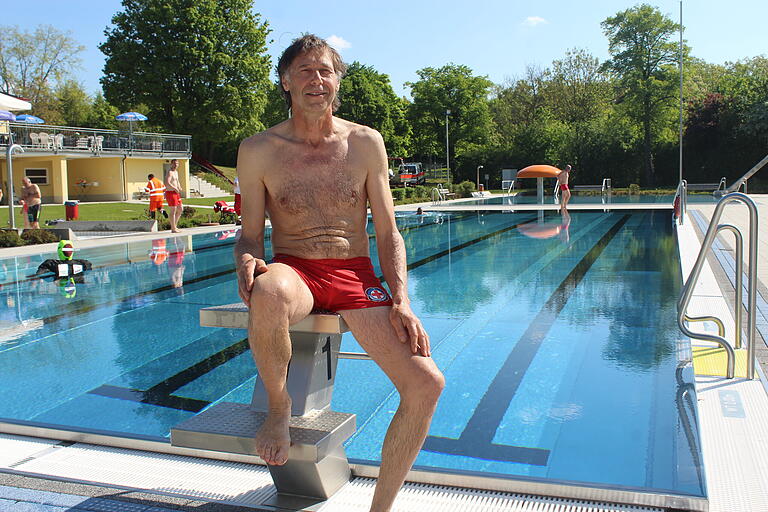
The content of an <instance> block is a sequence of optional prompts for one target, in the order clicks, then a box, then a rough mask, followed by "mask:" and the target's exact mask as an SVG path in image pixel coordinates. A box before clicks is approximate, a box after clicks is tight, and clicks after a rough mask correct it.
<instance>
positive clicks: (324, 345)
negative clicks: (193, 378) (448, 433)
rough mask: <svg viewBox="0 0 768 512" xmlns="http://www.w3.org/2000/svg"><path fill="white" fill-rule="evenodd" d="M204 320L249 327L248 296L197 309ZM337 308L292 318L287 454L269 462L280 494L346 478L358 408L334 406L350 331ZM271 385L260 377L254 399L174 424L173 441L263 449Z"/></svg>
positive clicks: (323, 492) (327, 490)
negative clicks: (259, 441)
mask: <svg viewBox="0 0 768 512" xmlns="http://www.w3.org/2000/svg"><path fill="white" fill-rule="evenodd" d="M200 325H202V326H204V327H223V328H229V329H247V328H248V308H247V307H246V306H245V304H243V303H238V304H229V305H225V306H216V307H210V308H204V309H201V310H200ZM348 330H349V329H348V327H347V325H346V323H345V322H344V320H343V319H342V318H341V317H340V316H339V315H335V314H323V313H313V314H311V315H308V316H307V317H306V318H305V319H303V320H302V321H301V322H298V323H297V324H294V325H292V326H290V328H289V333H290V338H291V362H290V365H289V367H288V376H287V381H286V385H287V387H288V393H289V394H290V395H291V415H292V416H291V421H290V427H289V430H290V436H291V448H290V450H289V452H288V462H287V463H286V464H284V465H282V466H269V465H268V466H267V467H268V468H269V472H270V473H271V475H272V479H273V480H274V482H275V487H276V488H277V491H278V492H279V493H281V494H292V495H298V496H306V497H312V498H321V499H327V498H329V497H330V496H331V495H332V494H333V493H334V492H336V491H337V490H338V489H339V488H340V487H341V486H342V485H344V484H345V483H346V482H348V481H349V477H350V469H349V463H348V462H347V456H346V454H345V453H344V445H343V443H344V441H346V440H347V439H348V438H349V437H350V436H351V435H352V434H354V432H355V415H354V414H345V413H340V412H334V411H331V410H330V404H331V397H332V395H333V383H334V380H335V378H336V365H337V363H338V356H339V350H340V348H341V335H342V333H344V332H346V331H348ZM266 411H267V393H266V390H265V389H264V384H263V383H262V381H261V379H256V385H255V386H254V389H253V400H252V402H251V404H250V405H246V404H236V403H231V402H223V403H220V404H216V405H215V406H213V407H211V408H210V409H207V410H205V411H204V412H202V413H200V414H198V415H196V416H194V417H192V418H189V419H188V420H186V421H184V422H182V423H180V424H179V425H177V426H175V427H174V428H172V429H171V444H172V445H174V446H182V447H186V448H195V449H201V450H212V451H219V452H227V453H239V454H246V455H258V454H257V453H256V450H255V439H256V433H257V432H258V431H259V429H260V428H261V426H262V424H263V423H264V421H265V419H266V417H267V413H266Z"/></svg>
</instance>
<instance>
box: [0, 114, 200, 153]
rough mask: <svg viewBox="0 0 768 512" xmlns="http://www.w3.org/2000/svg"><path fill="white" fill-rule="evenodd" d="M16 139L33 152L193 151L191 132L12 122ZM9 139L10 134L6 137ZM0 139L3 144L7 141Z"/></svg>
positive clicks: (12, 133)
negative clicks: (105, 128) (174, 132)
mask: <svg viewBox="0 0 768 512" xmlns="http://www.w3.org/2000/svg"><path fill="white" fill-rule="evenodd" d="M9 127H10V130H9V131H10V134H11V135H12V137H13V142H14V143H15V144H18V145H20V146H21V147H22V148H24V150H25V151H27V152H31V153H36V152H37V153H47V154H61V153H68V154H73V153H76V154H83V153H91V154H94V155H101V154H121V155H122V154H127V155H134V154H136V155H140V154H149V153H152V154H154V153H159V154H160V155H161V156H162V155H165V154H173V155H185V156H189V155H191V141H192V137H191V136H190V135H176V134H168V133H147V132H134V131H125V130H101V129H94V128H78V127H73V126H54V125H43V124H40V125H35V124H28V123H15V122H11V123H9ZM6 139H7V137H6ZM5 144H7V142H5V143H4V141H3V140H0V145H5Z"/></svg>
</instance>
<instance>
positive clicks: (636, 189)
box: [629, 183, 640, 195]
mask: <svg viewBox="0 0 768 512" xmlns="http://www.w3.org/2000/svg"><path fill="white" fill-rule="evenodd" d="M639 193H640V185H638V184H637V183H631V184H630V185H629V194H630V195H637V194H639Z"/></svg>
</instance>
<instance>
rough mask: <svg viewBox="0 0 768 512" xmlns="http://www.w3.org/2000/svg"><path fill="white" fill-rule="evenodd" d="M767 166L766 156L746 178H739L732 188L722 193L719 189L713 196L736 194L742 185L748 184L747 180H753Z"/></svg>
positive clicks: (767, 157) (745, 175)
mask: <svg viewBox="0 0 768 512" xmlns="http://www.w3.org/2000/svg"><path fill="white" fill-rule="evenodd" d="M766 164H768V155H765V157H763V159H762V160H760V161H759V162H757V164H755V166H754V167H752V168H751V169H750V170H748V171H747V172H746V173H745V174H744V176H742V177H741V178H739V179H737V180H736V181H734V182H733V184H732V185H731V186H730V187H728V188H726V189H725V190H722V191H721V190H720V189H719V188H718V189H717V190H715V191H714V192H713V193H712V194H713V195H714V196H715V197H718V196H720V195H722V194H730V193H733V192H736V191H737V190H739V189H740V188H741V186H742V185H745V184H746V182H747V180H748V179H749V178H751V177H752V176H753V175H754V174H755V173H756V172H757V171H759V170H760V169H762V168H763V167H764V166H765V165H766ZM745 190H746V188H745Z"/></svg>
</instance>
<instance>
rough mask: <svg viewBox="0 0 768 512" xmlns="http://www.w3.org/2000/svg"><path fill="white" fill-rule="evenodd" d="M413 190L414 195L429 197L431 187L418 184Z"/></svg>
mask: <svg viewBox="0 0 768 512" xmlns="http://www.w3.org/2000/svg"><path fill="white" fill-rule="evenodd" d="M413 188H414V191H413V197H426V198H429V192H430V189H429V187H425V186H424V185H416V186H415V187H413Z"/></svg>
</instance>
